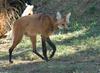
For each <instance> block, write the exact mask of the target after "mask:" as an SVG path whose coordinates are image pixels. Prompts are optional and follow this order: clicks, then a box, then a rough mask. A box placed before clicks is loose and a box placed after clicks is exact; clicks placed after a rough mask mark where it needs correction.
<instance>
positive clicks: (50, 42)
mask: <svg viewBox="0 0 100 73" xmlns="http://www.w3.org/2000/svg"><path fill="white" fill-rule="evenodd" d="M46 41H47V43H48V44H49V45H50V46H51V47H52V49H53V51H52V53H51V55H50V57H49V58H52V57H53V56H54V54H55V52H56V46H55V45H54V43H52V41H51V40H50V38H49V37H48V38H47V40H46Z"/></svg>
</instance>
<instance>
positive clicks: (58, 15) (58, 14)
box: [56, 11, 62, 20]
mask: <svg viewBox="0 0 100 73" xmlns="http://www.w3.org/2000/svg"><path fill="white" fill-rule="evenodd" d="M61 18H62V16H61V14H60V12H59V11H57V13H56V19H57V20H60V19H61Z"/></svg>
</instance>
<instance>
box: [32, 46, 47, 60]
mask: <svg viewBox="0 0 100 73" xmlns="http://www.w3.org/2000/svg"><path fill="white" fill-rule="evenodd" d="M33 52H34V53H35V54H36V55H37V56H39V57H40V58H41V59H43V60H45V59H44V57H42V56H41V55H40V54H39V53H38V52H37V50H36V49H35V48H34V49H33Z"/></svg>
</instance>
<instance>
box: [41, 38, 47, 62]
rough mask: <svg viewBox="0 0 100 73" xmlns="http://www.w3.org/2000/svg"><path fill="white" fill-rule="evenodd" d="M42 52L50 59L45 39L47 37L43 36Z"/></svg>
mask: <svg viewBox="0 0 100 73" xmlns="http://www.w3.org/2000/svg"><path fill="white" fill-rule="evenodd" d="M42 52H43V56H44V58H45V60H46V61H48V57H47V49H46V41H45V38H43V37H42Z"/></svg>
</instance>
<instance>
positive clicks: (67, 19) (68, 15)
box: [66, 12, 71, 23]
mask: <svg viewBox="0 0 100 73" xmlns="http://www.w3.org/2000/svg"><path fill="white" fill-rule="evenodd" d="M70 16H71V12H70V13H68V14H67V15H66V21H67V23H69V22H70V21H69V19H70Z"/></svg>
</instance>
